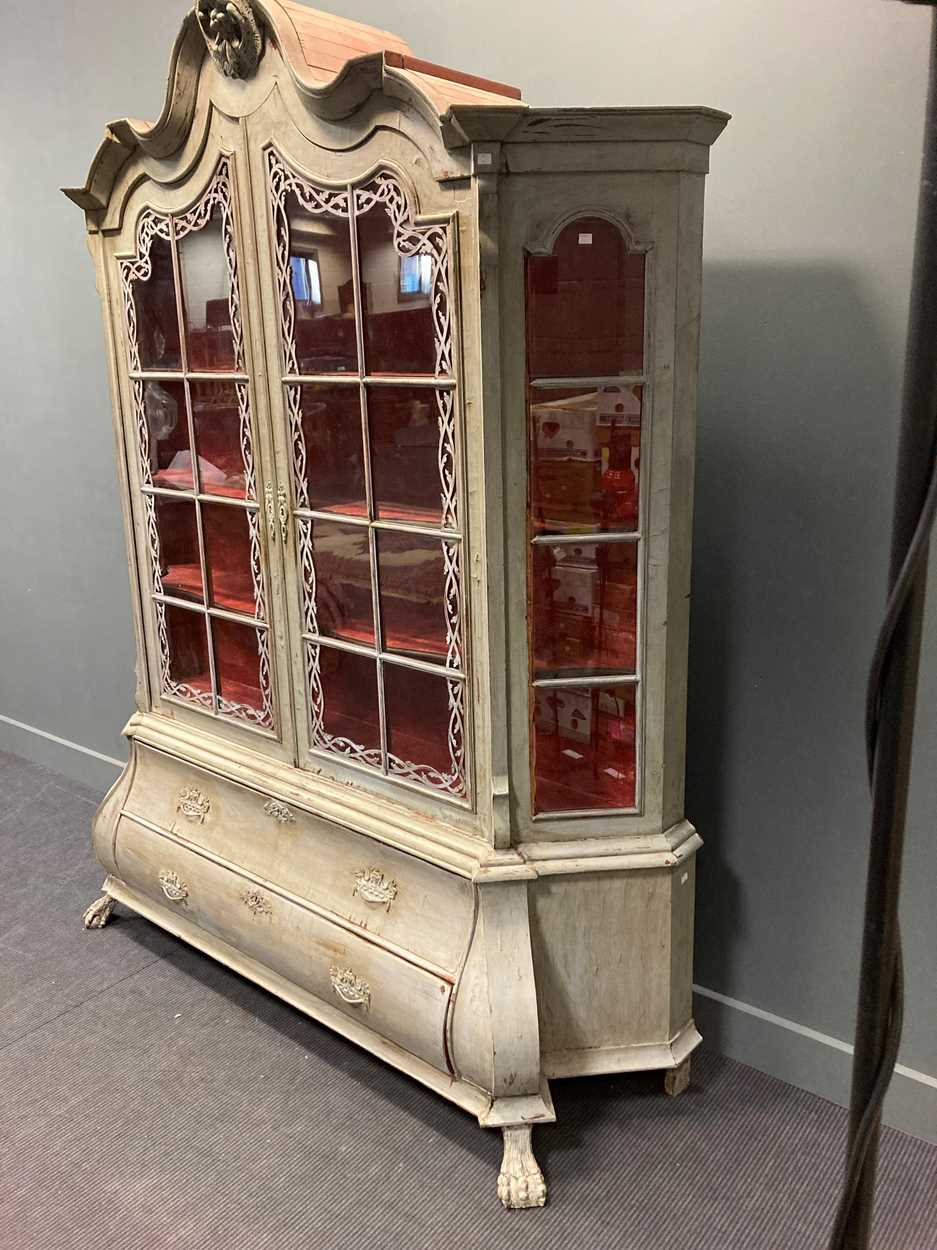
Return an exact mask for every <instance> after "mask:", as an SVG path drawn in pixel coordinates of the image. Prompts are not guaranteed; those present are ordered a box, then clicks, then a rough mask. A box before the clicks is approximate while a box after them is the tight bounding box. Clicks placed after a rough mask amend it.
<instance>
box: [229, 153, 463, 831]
mask: <svg viewBox="0 0 937 1250" xmlns="http://www.w3.org/2000/svg"><path fill="white" fill-rule="evenodd" d="M285 146H286V145H285V144H281V143H280V142H279V141H278V139H277V138H276V137H271V136H270V135H269V134H268V135H264V136H263V137H258V139H257V141H256V142H255V143H252V146H251V155H252V160H253V163H254V166H255V182H254V190H255V218H256V220H257V221H258V229H259V230H260V229H261V223H262V229H263V230H265V231H266V246H265V247H264V246H263V245H262V246H261V249H260V250H261V253H262V255H263V256H264V260H263V262H262V264H263V265H268V266H269V273H268V277H267V281H266V282H265V284H264V287H265V293H266V295H267V297H268V301H269V302H268V307H267V317H266V330H267V354H268V359H269V360H270V362H271V365H270V393H271V406H272V410H273V412H274V416H275V420H274V426H275V432H276V435H277V437H278V440H279V465H280V470H279V471H280V475H281V481H283V482H285V483H286V484H287V485H286V489H287V491H288V509H289V514H290V537H289V540H288V541H289V543H290V550H289V553H288V555H289V558H288V559H287V579H288V583H289V590H290V607H291V638H292V639H293V643H294V645H293V665H294V682H295V687H294V689H295V703H296V706H297V722H298V724H297V728H298V731H299V741H300V763H301V764H302V765H303V766H305V767H308V768H310V769H313V770H315V771H316V772H322V773H325V774H327V775H331V776H336V777H339V778H342V779H348V780H353V781H354V783H355V784H361V785H364V786H365V787H372V788H374V789H376V790H377V791H379V792H383V793H385V794H391V795H393V794H396V795H398V796H399V795H400V794H401V790H406V791H408V792H409V797H408V799H407V801H408V802H410V803H415V804H416V805H417V806H420V805H421V799H420V797H419V796H422V797H423V801H425V803H427V804H429V806H430V807H432V805H433V804H434V803H437V802H438V800H439V799H443V800H445V801H446V802H447V803H449V804H455V805H457V806H461V807H468V806H469V805H470V803H471V793H470V791H471V787H470V783H469V776H470V770H469V763H468V759H469V750H468V736H469V735H468V730H467V715H468V713H467V703H468V701H469V697H468V695H467V693H466V684H467V681H466V672H467V664H466V645H465V638H466V629H465V621H464V593H463V584H462V579H463V566H464V557H463V549H462V544H463V534H464V529H463V506H462V497H461V492H462V483H461V474H460V467H459V465H460V447H459V441H460V431H459V383H458V370H457V363H456V362H457V352H456V345H455V324H454V323H455V305H456V300H455V298H454V295H453V282H454V261H453V230H452V222H451V220H449V219H447V218H445V217H444V216H443V215H442V214H440V215H438V216H436V217H432V216H428V215H427V216H419V215H418V208H417V205H416V203H415V202H414V201H415V196H414V193H413V191H412V189H411V187H410V186H409V185H408V183H407V181H406V180H405V177H404V176H403V175H402V174H401V173H400V172H399V171H398V170H395V169H394V168H392V167H390V166H389V165H388V166H383V163H382V162H381V161H380V159H379V158H378V159H377V160H376V161H375V157H374V155H373V154H372V156H371V158H370V160H368V158H367V157H365V158H358V159H359V166H360V165H361V164H362V163H363V162H367V163H365V164H364V168H365V169H366V170H367V172H366V173H363V174H362V175H361V176H355V170H354V166H353V165H352V166H351V167H350V168H348V169H347V172H346V171H345V170H343V171H342V172H343V173H344V176H343V177H342V176H340V177H339V178H336V177H335V169H334V162H333V168H332V169H331V170H330V171H329V176H323V174H322V173H321V172H318V173H317V172H316V171H315V170H314V169H311V168H309V166H310V165H314V164H315V163H316V162H315V157H314V155H310V152H311V151H313V150H312V149H310V147H309V145H305V146H301V145H299V144H297V148H298V149H299V152H300V156H299V159H297V155H296V154H295V153H292V154H290V153H287V151H285V150H284V148H285ZM274 361H275V362H276V365H274V363H273V362H274ZM275 369H276V370H278V371H279V372H278V376H275ZM300 709H301V711H300Z"/></svg>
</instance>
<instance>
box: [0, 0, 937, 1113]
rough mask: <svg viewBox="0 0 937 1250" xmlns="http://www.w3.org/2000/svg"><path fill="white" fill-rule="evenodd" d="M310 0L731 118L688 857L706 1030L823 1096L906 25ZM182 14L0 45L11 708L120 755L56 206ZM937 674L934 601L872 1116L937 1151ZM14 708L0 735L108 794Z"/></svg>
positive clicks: (560, 78)
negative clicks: (694, 827)
mask: <svg viewBox="0 0 937 1250" xmlns="http://www.w3.org/2000/svg"><path fill="white" fill-rule="evenodd" d="M323 2H324V0H323ZM331 3H332V7H333V8H334V9H335V10H336V11H338V12H341V13H343V14H345V15H347V16H350V17H357V18H360V19H361V20H363V21H369V22H372V23H374V24H376V25H380V26H384V27H386V28H389V29H391V30H394V31H396V32H398V33H399V34H401V35H403V36H404V37H405V38H407V39H408V40H409V42H410V43H411V45H412V46H413V47H414V49H415V50H416V52H417V53H418V54H419V55H422V56H424V57H426V58H428V59H432V60H436V61H440V62H442V63H444V64H451V65H455V66H458V67H459V68H462V69H465V70H468V71H474V72H477V73H481V74H485V75H488V76H490V77H494V78H500V79H503V80H505V81H508V82H514V83H517V84H519V85H520V86H522V87H523V89H524V91H525V96H526V98H527V99H528V100H529V101H530V102H531V103H532V104H540V105H548V104H552V105H574V104H592V105H601V104H604V105H616V104H650V105H653V104H708V105H713V106H715V107H718V108H723V109H726V110H728V111H730V112H732V113H733V114H735V119H734V120H733V122H732V123H731V124H730V126H729V128H728V130H727V131H726V132H725V134H724V135H723V137H722V138H721V139H720V140H719V141H718V143H717V145H716V147H715V149H714V151H713V169H712V176H711V179H710V185H709V190H708V202H707V226H706V268H705V308H704V341H703V364H702V377H701V395H700V413H699V417H700V435H699V460H698V493H697V510H696V555H695V574H694V603H693V632H692V655H691V682H690V722H689V748H690V751H689V767H688V786H687V809H688V814H689V816H690V817H691V818H692V819H693V820H694V821H695V822H696V823H697V824H698V826H699V828H700V830H701V832H702V834H703V836H704V838H705V840H706V849H705V851H704V852H703V854H702V856H701V860H700V879H699V924H698V935H697V950H698V954H697V981H698V982H699V984H700V987H701V989H702V990H703V991H705V993H703V994H702V995H701V996H700V998H699V1001H698V1015H699V1017H700V1019H701V1020H702V1022H703V1025H704V1029H705V1031H706V1033H707V1037H708V1040H709V1041H710V1043H711V1044H714V1045H718V1046H721V1047H723V1048H724V1049H726V1050H727V1051H728V1052H729V1053H732V1054H735V1055H737V1056H738V1057H739V1058H742V1059H745V1060H747V1061H748V1062H751V1063H754V1064H756V1065H758V1066H762V1067H764V1068H766V1069H767V1070H768V1071H772V1072H775V1073H776V1074H778V1075H780V1076H783V1077H785V1078H786V1079H789V1080H793V1081H797V1082H799V1083H802V1084H804V1085H806V1086H807V1087H809V1088H813V1089H816V1090H818V1091H819V1092H821V1093H825V1094H827V1095H828V1096H830V1097H834V1098H842V1097H844V1096H845V1093H846V1089H847V1081H848V1056H847V1055H846V1054H845V1053H844V1051H843V1050H842V1049H841V1048H837V1045H836V1043H837V1041H838V1042H839V1043H840V1044H841V1043H842V1041H843V1040H844V1039H849V1038H850V1037H851V1035H852V1028H853V1017H854V1000H855V977H856V973H857V947H858V941H859V934H860V918H861V905H862V887H863V877H864V845H865V840H866V830H867V823H868V804H867V801H866V797H865V784H864V778H863V765H862V759H863V747H862V738H861V721H862V690H863V682H864V673H865V668H866V664H867V661H868V657H869V655H870V652H871V648H872V643H873V637H874V632H875V628H876V622H877V616H878V613H879V610H880V608H881V604H882V594H883V585H884V576H885V568H886V555H887V532H888V526H889V519H890V500H891V490H892V477H893V465H894V455H895V420H896V417H895V414H896V406H897V397H898V393H899V383H900V371H901V361H902V351H903V341H904V332H905V319H906V308H907V289H908V282H909V274H910V264H911V240H912V236H913V224H914V214H915V207H916V180H917V173H918V160H919V152H920V144H921V123H922V115H923V99H924V86H925V84H924V77H925V62H926V42H927V39H926V35H927V24H928V14H927V12H926V10H922V9H914V8H910V7H906V6H902V5H899V4H884V3H881V0H828V2H827V3H826V4H825V5H823V6H818V5H816V4H815V3H812V2H809V0H788V3H786V4H784V5H777V4H771V3H768V0H760V2H757V3H755V4H752V3H751V0H722V3H719V4H712V3H711V4H709V5H703V6H701V5H700V4H699V3H698V0H670V3H668V4H666V5H663V4H659V3H656V2H650V0H629V3H628V4H627V5H624V6H622V5H621V4H619V3H617V2H616V0H579V2H578V3H577V4H576V5H575V6H573V7H572V8H571V7H570V6H569V5H568V4H563V5H560V4H545V3H543V0H516V2H515V3H514V4H513V5H510V6H505V5H504V4H503V3H502V2H501V0H472V2H471V3H462V4H455V3H452V2H451V0H450V2H449V3H443V4H439V3H430V2H429V0H331ZM183 7H184V6H183V4H182V3H176V2H172V3H166V4H161V5H156V4H152V3H149V2H148V0H87V2H86V3H85V4H83V5H81V6H62V8H61V10H60V11H59V12H58V13H57V14H56V17H55V20H54V21H53V22H50V20H49V15H48V13H47V11H46V10H45V9H43V8H41V7H40V8H36V9H34V10H33V9H30V8H29V7H28V6H20V7H19V8H18V10H17V13H16V16H15V20H12V19H11V21H10V22H9V23H8V24H7V26H6V27H5V36H4V38H5V44H6V48H5V52H6V55H5V58H4V59H5V65H6V69H5V78H4V86H3V91H4V108H3V112H2V118H0V126H2V142H0V162H2V170H3V187H4V194H3V210H2V211H3V217H4V222H3V224H4V229H3V230H2V231H0V257H2V261H0V264H2V269H0V275H2V286H0V351H2V353H3V358H2V360H0V368H2V377H3V389H2V394H3V413H2V428H0V455H2V461H0V463H2V464H3V467H4V474H3V479H4V491H3V499H4V503H5V507H6V509H7V513H6V519H5V524H4V525H3V526H0V575H2V591H0V656H2V667H0V714H2V715H3V716H5V717H7V718H9V719H12V720H14V721H19V722H23V723H25V724H27V725H30V726H34V727H37V728H38V729H41V730H44V731H46V732H47V733H51V734H53V735H55V736H57V737H59V738H63V739H68V740H70V741H72V742H75V743H78V744H80V745H82V746H84V747H85V748H88V749H90V750H91V751H95V752H98V753H100V754H101V755H103V756H113V757H119V756H121V755H122V745H121V741H120V739H119V729H120V727H121V725H122V724H123V722H124V720H125V718H126V716H127V714H128V712H129V710H130V704H131V698H132V688H133V683H132V664H133V660H132V653H131V646H130V628H129V608H128V601H127V578H126V574H125V571H124V554H123V549H122V538H121V532H120V525H119V513H118V503H117V498H116V492H115V487H114V473H113V450H112V436H111V431H110V420H109V415H108V397H107V392H106V387H105V379H104V368H103V357H102V349H101V338H100V323H99V313H98V306H97V302H96V296H95V293H94V290H93V285H92V279H91V265H90V262H89V260H88V258H87V256H86V254H85V252H84V248H83V244H82V222H81V216H80V214H79V213H78V212H77V210H76V209H74V207H72V206H71V205H69V204H68V203H67V202H66V201H65V200H64V199H63V198H62V197H61V196H60V195H59V194H58V192H57V190H56V188H57V187H58V186H59V185H60V184H62V183H68V184H72V183H76V182H81V181H82V180H83V177H84V174H85V171H86V168H87V164H88V161H89V159H90V157H91V155H92V153H93V152H94V150H95V147H96V145H97V143H98V140H99V138H100V134H101V130H102V126H103V124H104V122H106V121H107V120H108V119H110V118H113V117H118V116H127V115H130V116H142V117H154V116H155V115H156V114H157V112H158V110H159V107H160V104H161V102H162V90H163V83H164V80H165V71H166V65H167V60H168V53H169V48H170V45H171V42H172V39H173V37H174V34H175V31H176V29H177V25H178V22H179V20H180V18H181V15H182V12H183ZM14 187H15V191H14V190H13V188H14ZM933 599H934V596H933V595H932V596H931V600H932V602H933ZM935 656H937V622H935V619H934V614H933V610H932V611H931V615H930V616H929V618H928V622H927V637H926V642H925V668H924V674H923V679H922V690H921V701H920V711H919V716H918V738H917V752H916V759H915V785H914V792H913V796H912V819H911V827H910V829H909V834H908V851H907V867H906V883H905V891H904V925H905V935H906V945H907V966H908V975H907V980H908V1000H909V1001H908V1011H907V1023H906V1031H905V1042H904V1047H903V1052H902V1056H901V1059H902V1063H903V1064H904V1065H905V1066H906V1067H908V1068H910V1069H912V1070H914V1071H915V1072H917V1073H918V1076H917V1077H915V1076H913V1075H911V1076H899V1077H898V1078H896V1081H895V1086H894V1092H893V1096H892V1101H891V1104H890V1118H891V1119H892V1120H893V1122H895V1123H898V1124H901V1125H903V1126H905V1127H907V1128H909V1129H910V1130H912V1131H917V1132H920V1133H931V1134H933V1135H935V1136H937V987H935V977H934V974H933V966H934V955H935V952H937V908H935V907H934V906H933V901H932V895H933V892H934V885H935V879H937V839H935V837H934V825H935V812H937V783H935V776H937V767H935V766H937V718H935V716H934V712H933V709H934V705H935V697H937V662H935ZM9 719H8V720H7V721H0V747H6V748H7V749H11V750H19V751H20V752H21V753H23V754H27V755H30V756H32V757H33V758H37V759H41V760H43V761H45V762H50V763H53V764H55V765H57V766H59V767H62V768H65V769H68V770H69V771H70V772H72V773H75V774H77V775H80V776H83V777H85V778H92V779H94V780H95V781H98V782H100V783H101V784H103V783H104V782H105V781H107V780H108V779H110V777H112V776H113V775H114V769H113V767H112V766H111V765H109V764H107V763H105V762H104V761H102V760H100V759H97V758H95V757H94V756H89V755H82V754H80V753H78V752H76V751H75V750H73V749H71V748H68V747H63V746H60V745H57V744H56V743H54V742H52V741H50V740H49V739H44V738H39V737H37V736H36V735H35V734H33V733H31V732H29V731H27V730H23V729H18V728H16V727H15V726H13V725H11V724H10V723H9ZM76 853H83V848H76ZM713 994H715V995H716V997H715V998H714V997H713ZM725 999H728V1000H729V1002H728V1003H727V1002H725V1001H721V1000H725ZM792 1025H793V1026H794V1028H793V1029H792V1027H791V1026H792ZM814 1034H819V1035H822V1036H819V1037H817V1036H814ZM922 1075H923V1078H924V1079H923V1080H922V1079H921V1076H922ZM928 1078H929V1083H928Z"/></svg>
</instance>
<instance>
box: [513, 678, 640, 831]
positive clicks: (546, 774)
mask: <svg viewBox="0 0 937 1250" xmlns="http://www.w3.org/2000/svg"><path fill="white" fill-rule="evenodd" d="M533 694H534V752H533V754H534V778H533V780H534V811H536V812H564V811H565V812H569V811H580V810H592V809H596V810H598V809H601V808H629V807H633V806H634V801H635V693H634V688H633V687H632V686H627V685H626V686H602V687H598V686H591V687H589V686H581V687H574V686H556V687H543V686H537V687H535V688H534V692H533Z"/></svg>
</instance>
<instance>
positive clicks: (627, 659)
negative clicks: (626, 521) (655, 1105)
mask: <svg viewBox="0 0 937 1250" xmlns="http://www.w3.org/2000/svg"><path fill="white" fill-rule="evenodd" d="M531 559H532V567H531V582H532V585H531V600H532V609H533V611H532V617H533V621H532V650H533V662H534V669H535V670H536V672H537V675H538V676H543V675H544V674H546V673H554V674H556V675H565V676H574V675H575V674H576V673H578V672H594V671H596V670H599V671H601V670H602V669H605V670H609V671H617V672H624V673H633V672H634V671H635V661H636V659H637V642H636V639H637V620H638V616H637V598H638V549H637V544H635V543H633V542H631V543H628V542H622V543H618V542H604V543H556V544H548V543H535V544H534V545H533V547H532V548H531Z"/></svg>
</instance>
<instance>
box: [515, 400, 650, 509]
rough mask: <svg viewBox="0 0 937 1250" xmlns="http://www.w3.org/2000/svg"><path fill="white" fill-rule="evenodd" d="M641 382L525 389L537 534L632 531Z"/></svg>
mask: <svg viewBox="0 0 937 1250" xmlns="http://www.w3.org/2000/svg"><path fill="white" fill-rule="evenodd" d="M642 392H643V388H642V387H641V386H617V385H607V386H602V387H600V388H599V389H598V390H595V389H588V390H584V389H577V390H566V389H562V390H556V389H552V388H551V389H546V388H539V389H534V390H531V392H530V416H529V430H530V520H531V524H532V526H533V528H534V531H535V532H539V533H548V534H549V533H552V534H575V533H582V532H587V531H590V530H592V531H599V532H603V531H615V530H617V531H623V532H628V531H631V530H636V529H637V528H638V518H639V512H638V475H639V465H640V451H641V399H642Z"/></svg>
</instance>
